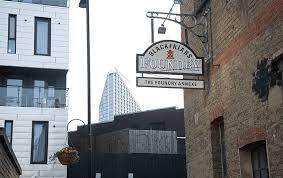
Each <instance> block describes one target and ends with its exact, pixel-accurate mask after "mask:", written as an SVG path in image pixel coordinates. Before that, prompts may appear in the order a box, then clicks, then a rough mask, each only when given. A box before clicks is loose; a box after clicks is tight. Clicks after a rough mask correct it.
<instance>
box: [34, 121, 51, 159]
mask: <svg viewBox="0 0 283 178" xmlns="http://www.w3.org/2000/svg"><path fill="white" fill-rule="evenodd" d="M47 147H48V122H39V121H33V122H32V140H31V164H46V163H47Z"/></svg>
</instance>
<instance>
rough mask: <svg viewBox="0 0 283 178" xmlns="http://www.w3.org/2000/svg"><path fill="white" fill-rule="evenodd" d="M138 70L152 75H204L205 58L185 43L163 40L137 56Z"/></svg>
mask: <svg viewBox="0 0 283 178" xmlns="http://www.w3.org/2000/svg"><path fill="white" fill-rule="evenodd" d="M136 70H137V73H150V74H152V73H153V74H177V75H188V74H189V75H202V74H203V58H200V57H197V56H196V55H195V53H194V51H192V50H191V49H190V48H189V47H188V46H187V45H185V44H183V43H180V42H178V41H173V40H163V41H159V42H156V43H154V44H152V45H151V46H150V47H148V48H147V49H146V50H145V52H144V53H143V54H137V66H136Z"/></svg>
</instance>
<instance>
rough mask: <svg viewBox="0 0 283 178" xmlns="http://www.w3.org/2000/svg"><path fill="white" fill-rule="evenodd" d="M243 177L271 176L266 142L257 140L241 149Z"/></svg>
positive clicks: (265, 177)
mask: <svg viewBox="0 0 283 178" xmlns="http://www.w3.org/2000/svg"><path fill="white" fill-rule="evenodd" d="M239 154H240V167H241V173H242V177H245V178H269V172H268V161H267V154H266V142H265V141H257V142H253V143H250V144H248V145H246V146H244V147H242V148H240V149H239Z"/></svg>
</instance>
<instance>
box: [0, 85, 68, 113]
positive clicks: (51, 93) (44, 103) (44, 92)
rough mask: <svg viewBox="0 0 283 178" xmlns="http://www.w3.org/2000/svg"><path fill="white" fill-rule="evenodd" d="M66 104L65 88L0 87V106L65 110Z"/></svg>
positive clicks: (66, 90) (66, 92)
mask: <svg viewBox="0 0 283 178" xmlns="http://www.w3.org/2000/svg"><path fill="white" fill-rule="evenodd" d="M67 103H68V89H66V88H55V87H48V88H44V87H25V86H15V85H7V86H0V106H13V107H41V108H65V107H67Z"/></svg>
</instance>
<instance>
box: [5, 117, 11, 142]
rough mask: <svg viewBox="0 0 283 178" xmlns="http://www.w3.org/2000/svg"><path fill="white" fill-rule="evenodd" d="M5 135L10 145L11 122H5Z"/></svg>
mask: <svg viewBox="0 0 283 178" xmlns="http://www.w3.org/2000/svg"><path fill="white" fill-rule="evenodd" d="M4 127H5V134H6V136H7V138H8V141H9V143H10V144H12V137H13V121H5V126H4Z"/></svg>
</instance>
